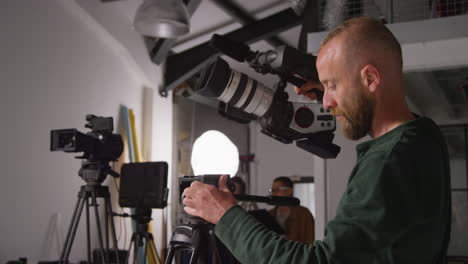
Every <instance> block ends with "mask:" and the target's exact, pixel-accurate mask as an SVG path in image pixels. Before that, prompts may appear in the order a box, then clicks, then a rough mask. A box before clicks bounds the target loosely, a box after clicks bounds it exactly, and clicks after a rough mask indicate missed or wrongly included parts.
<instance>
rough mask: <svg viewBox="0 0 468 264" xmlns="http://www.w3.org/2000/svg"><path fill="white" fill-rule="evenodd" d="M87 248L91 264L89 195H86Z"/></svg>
mask: <svg viewBox="0 0 468 264" xmlns="http://www.w3.org/2000/svg"><path fill="white" fill-rule="evenodd" d="M85 202H86V248H87V253H88V262H89V263H91V240H90V239H91V231H90V228H89V222H90V221H89V195H88V193H86V198H85Z"/></svg>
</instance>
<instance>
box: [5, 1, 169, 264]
mask: <svg viewBox="0 0 468 264" xmlns="http://www.w3.org/2000/svg"><path fill="white" fill-rule="evenodd" d="M88 2H90V1H88ZM94 5H95V6H94V8H95V10H96V12H100V13H99V14H100V16H101V17H102V18H103V19H104V20H105V21H106V19H107V21H111V22H112V24H113V25H114V28H113V29H112V28H110V29H108V30H109V31H107V30H106V29H105V27H103V26H102V25H101V24H99V23H97V22H96V21H95V20H93V19H92V17H90V16H89V15H88V13H87V12H85V11H84V10H82V9H81V8H80V6H79V5H77V4H76V2H73V1H61V0H50V1H27V0H7V1H2V3H1V4H0V32H1V33H2V41H1V42H0V52H1V55H0V58H2V63H1V66H0V69H1V70H0V80H1V84H0V85H1V87H2V89H1V96H0V97H1V98H2V109H1V110H2V113H3V115H2V125H1V128H2V129H1V131H2V132H1V139H0V140H1V142H2V144H1V145H2V146H4V148H3V149H2V156H1V168H2V182H1V184H0V205H1V206H0V208H2V212H3V213H2V217H1V220H0V237H1V238H2V240H1V241H0V262H1V263H5V262H6V261H7V260H12V259H18V258H19V257H27V258H28V261H29V262H30V263H36V262H37V261H39V260H57V259H58V257H59V251H60V249H61V248H60V246H59V245H57V242H58V239H57V238H55V237H53V236H54V234H53V232H52V231H53V230H61V232H62V234H63V235H65V234H66V230H67V228H68V224H69V221H70V219H71V213H72V211H73V208H74V205H75V203H76V200H77V193H78V190H79V187H80V186H81V185H82V184H84V181H83V180H82V179H81V178H80V177H78V175H77V171H78V169H79V167H80V161H79V160H76V159H74V158H73V157H74V156H75V155H74V154H67V153H62V152H50V151H49V144H50V141H49V133H50V130H52V129H60V128H78V129H79V130H81V131H83V132H85V131H87V130H86V129H85V128H84V127H83V125H84V123H85V120H84V117H85V114H88V113H94V114H97V115H102V116H113V117H114V123H115V124H116V126H117V123H118V120H119V118H120V116H119V105H120V104H123V105H126V106H128V107H130V108H133V109H134V111H135V114H136V124H137V130H138V132H139V136H140V139H141V133H142V116H143V99H144V98H143V90H144V87H148V88H153V89H154V88H157V87H156V86H157V85H158V84H159V83H160V69H159V68H158V67H156V66H154V65H153V64H151V62H150V61H149V60H148V58H147V57H146V56H145V54H146V50H145V48H144V45H143V41H142V40H141V38H140V37H139V35H138V34H136V33H135V32H133V31H132V29H131V24H130V22H131V21H130V20H129V19H128V18H127V17H125V16H123V15H121V14H120V13H119V12H118V9H117V8H116V7H115V6H112V5H109V4H102V3H100V1H94ZM105 21H104V22H105ZM115 29H118V30H119V32H118V33H116V32H112V31H114V30H115ZM156 94H157V93H156ZM150 101H153V103H154V105H153V109H152V113H147V114H149V115H150V116H151V117H150V118H149V120H152V121H153V125H152V126H151V129H152V135H153V140H152V142H151V144H152V146H153V147H154V148H153V151H152V152H151V156H152V157H153V158H154V159H155V160H167V161H170V159H171V155H172V153H171V146H170V144H171V141H172V139H171V136H172V131H171V127H172V121H171V120H172V109H171V107H172V106H171V98H170V97H169V98H164V99H163V98H160V97H159V96H158V95H155V97H154V100H150ZM5 146H6V148H5ZM108 178H110V176H109V177H108ZM108 180H109V179H108ZM111 188H113V187H111ZM114 199H115V197H114ZM153 215H154V214H153ZM56 216H60V217H59V219H61V220H60V221H59V222H58V223H57V224H56V225H55V226H54V225H52V224H53V221H54V217H56ZM83 216H84V215H83ZM84 223H85V222H84V220H83V219H82V221H81V222H80V229H79V231H78V233H77V237H76V239H75V243H74V245H73V250H72V254H71V258H70V260H72V261H73V262H77V261H79V260H85V258H86V255H85V247H86V246H85V235H84ZM51 225H52V226H51ZM117 227H118V228H119V227H120V226H119V224H118V225H117ZM92 231H93V229H92ZM119 232H121V231H119V230H118V232H117V233H119ZM122 232H123V231H122ZM120 234H121V236H120V241H119V242H120V244H121V245H122V244H123V243H124V241H123V237H124V234H123V233H120ZM130 236H131V230H127V239H130ZM127 245H128V242H127Z"/></svg>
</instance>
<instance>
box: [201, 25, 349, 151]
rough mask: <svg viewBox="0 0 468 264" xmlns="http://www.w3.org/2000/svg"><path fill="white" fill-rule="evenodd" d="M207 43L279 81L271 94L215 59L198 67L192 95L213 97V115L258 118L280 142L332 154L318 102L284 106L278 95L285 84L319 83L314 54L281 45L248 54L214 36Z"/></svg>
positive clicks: (325, 115)
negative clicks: (293, 143) (215, 103)
mask: <svg viewBox="0 0 468 264" xmlns="http://www.w3.org/2000/svg"><path fill="white" fill-rule="evenodd" d="M211 44H212V46H214V47H215V48H216V49H218V50H219V51H221V52H222V53H224V54H226V55H228V56H229V57H231V58H233V59H235V60H237V61H239V62H247V63H248V64H249V66H250V67H252V68H253V69H254V70H255V71H257V72H259V73H261V74H267V73H271V74H275V75H277V76H279V77H280V79H281V80H280V82H279V83H278V85H277V87H276V90H275V91H273V90H272V89H269V88H267V87H265V86H264V85H262V84H260V83H259V82H257V81H256V80H254V79H252V78H250V77H249V76H247V75H246V74H244V73H240V72H237V71H235V70H232V69H231V68H230V67H229V65H228V63H227V62H226V61H224V60H223V59H221V58H219V57H218V58H217V60H216V61H215V62H214V63H212V64H210V65H208V66H207V67H205V68H204V69H203V71H202V73H201V77H200V80H199V82H198V83H197V86H196V88H195V92H197V93H198V94H200V95H203V96H206V97H212V98H216V99H218V100H219V101H220V102H219V104H218V112H219V113H220V114H221V115H222V116H224V117H226V118H229V119H231V120H234V121H237V122H240V123H249V122H250V121H252V120H258V121H259V122H260V125H261V127H262V132H263V133H265V134H266V135H268V136H271V137H273V138H275V139H277V140H279V141H281V142H283V143H286V144H290V143H292V142H293V141H295V142H296V145H297V146H298V147H300V148H302V149H304V150H306V151H309V152H311V153H313V154H315V155H317V156H320V157H322V158H335V157H336V156H337V155H338V153H339V152H340V147H338V146H337V145H335V144H333V143H332V141H333V138H334V134H333V132H334V131H335V129H336V120H335V117H334V116H333V115H331V114H330V112H329V110H328V109H324V108H323V106H322V105H321V103H297V102H290V101H289V100H288V99H289V98H288V97H289V96H288V94H287V93H286V92H285V91H284V88H285V87H286V85H287V84H286V83H287V82H289V83H292V84H294V85H296V86H298V87H299V86H302V85H303V84H305V82H306V81H305V80H308V81H314V82H319V80H318V74H317V71H316V69H315V60H316V58H315V57H314V56H312V55H308V54H303V53H301V52H300V51H298V50H296V49H294V48H291V47H287V46H283V47H279V48H278V49H276V50H270V51H267V52H258V51H257V52H253V51H251V50H250V48H249V47H248V46H247V45H245V44H243V43H238V42H236V41H233V40H230V39H228V38H226V37H223V36H220V35H216V34H215V35H213V37H212V39H211ZM298 76H299V77H298ZM313 92H315V93H316V94H317V98H318V99H319V101H321V98H322V96H323V92H322V91H319V90H317V89H315V90H314V91H313Z"/></svg>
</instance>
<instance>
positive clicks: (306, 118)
mask: <svg viewBox="0 0 468 264" xmlns="http://www.w3.org/2000/svg"><path fill="white" fill-rule="evenodd" d="M294 121H296V124H297V125H298V126H300V127H302V128H307V127H309V126H311V125H312V123H314V113H313V112H312V110H310V109H309V108H307V107H301V108H299V109H297V111H296V113H295V115H294Z"/></svg>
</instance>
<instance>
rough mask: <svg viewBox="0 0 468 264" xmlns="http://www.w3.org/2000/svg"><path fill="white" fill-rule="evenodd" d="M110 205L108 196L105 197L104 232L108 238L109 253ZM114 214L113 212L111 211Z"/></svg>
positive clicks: (107, 248)
mask: <svg viewBox="0 0 468 264" xmlns="http://www.w3.org/2000/svg"><path fill="white" fill-rule="evenodd" d="M108 203H109V199H108V196H105V197H104V219H105V220H104V223H105V224H104V230H105V238H106V250H107V252H109V211H108ZM110 213H111V214H112V211H110Z"/></svg>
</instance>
